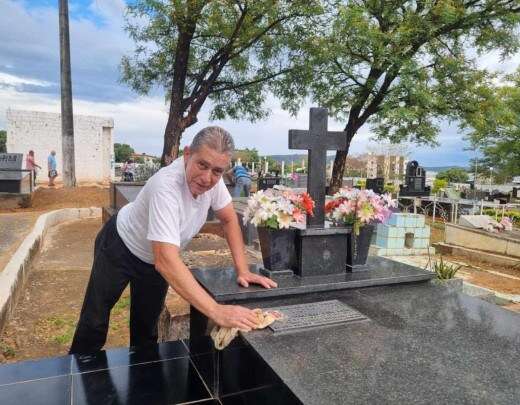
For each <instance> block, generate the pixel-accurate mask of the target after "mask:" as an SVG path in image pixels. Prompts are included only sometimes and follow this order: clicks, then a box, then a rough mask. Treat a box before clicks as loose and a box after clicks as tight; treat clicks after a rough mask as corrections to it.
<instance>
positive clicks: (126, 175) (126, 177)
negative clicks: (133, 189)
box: [123, 159, 135, 181]
mask: <svg viewBox="0 0 520 405" xmlns="http://www.w3.org/2000/svg"><path fill="white" fill-rule="evenodd" d="M134 175H135V165H134V162H133V160H131V159H128V160H127V161H126V162H125V164H124V165H123V181H134Z"/></svg>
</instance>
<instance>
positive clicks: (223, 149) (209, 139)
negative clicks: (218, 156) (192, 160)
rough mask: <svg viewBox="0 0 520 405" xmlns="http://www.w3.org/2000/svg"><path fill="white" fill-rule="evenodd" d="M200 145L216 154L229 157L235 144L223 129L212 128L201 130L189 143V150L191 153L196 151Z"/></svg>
mask: <svg viewBox="0 0 520 405" xmlns="http://www.w3.org/2000/svg"><path fill="white" fill-rule="evenodd" d="M202 145H206V146H207V147H208V148H211V149H213V150H214V151H217V152H218V153H227V154H229V155H231V154H232V153H233V150H234V149H235V143H234V142H233V138H232V137H231V134H230V133H229V132H228V131H226V130H225V129H224V128H221V127H217V126H213V127H206V128H204V129H201V130H200V131H199V132H198V133H197V135H195V138H193V141H191V145H190V149H191V150H192V151H193V152H196V151H198V150H199V149H200V148H201V146H202Z"/></svg>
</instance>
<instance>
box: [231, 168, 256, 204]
mask: <svg viewBox="0 0 520 405" xmlns="http://www.w3.org/2000/svg"><path fill="white" fill-rule="evenodd" d="M232 171H233V176H234V177H235V188H234V189H233V197H240V194H241V193H242V190H243V191H244V196H246V197H249V193H250V191H251V175H250V174H249V172H248V171H247V169H246V168H245V167H244V166H242V165H240V164H238V165H236V166H235V167H233V169H232Z"/></svg>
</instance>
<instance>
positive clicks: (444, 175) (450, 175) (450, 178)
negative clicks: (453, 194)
mask: <svg viewBox="0 0 520 405" xmlns="http://www.w3.org/2000/svg"><path fill="white" fill-rule="evenodd" d="M468 177H469V176H468V172H467V171H466V170H464V169H462V168H460V167H452V168H450V169H446V170H443V171H442V172H439V173H437V175H436V176H435V178H436V179H439V180H446V181H447V182H448V183H465V182H467V181H468Z"/></svg>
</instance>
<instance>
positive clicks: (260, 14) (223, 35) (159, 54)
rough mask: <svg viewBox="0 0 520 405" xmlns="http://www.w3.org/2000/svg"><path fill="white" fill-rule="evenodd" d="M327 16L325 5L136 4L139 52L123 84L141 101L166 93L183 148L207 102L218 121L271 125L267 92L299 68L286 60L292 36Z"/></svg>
mask: <svg viewBox="0 0 520 405" xmlns="http://www.w3.org/2000/svg"><path fill="white" fill-rule="evenodd" d="M319 11H320V7H319V2H318V0H280V1H273V0H256V1H248V0H221V1H210V0H195V1H171V0H134V1H133V2H131V4H130V5H129V6H128V12H127V25H126V30H127V32H128V33H129V35H130V37H131V38H132V39H133V40H134V41H135V43H136V48H135V53H134V55H132V56H128V55H127V56H125V57H124V58H123V59H122V62H121V80H122V81H123V82H125V83H127V84H128V85H129V86H130V87H131V88H132V89H133V90H135V91H136V92H137V93H139V94H148V93H149V92H150V91H151V90H152V89H153V88H156V87H159V88H162V89H164V91H165V93H166V98H167V100H169V102H170V104H171V105H170V107H171V108H170V116H169V120H168V124H169V125H168V126H167V134H166V135H172V136H174V137H177V138H178V139H176V140H175V142H178V141H179V140H180V136H181V135H182V132H183V131H184V130H185V129H186V128H188V127H189V126H191V125H193V124H194V123H195V122H197V115H198V113H199V111H200V109H201V108H202V106H203V104H204V103H205V102H206V100H207V99H210V100H211V102H212V103H211V105H212V109H211V111H210V118H211V119H224V118H226V117H229V118H232V119H239V118H246V119H249V120H252V121H255V120H258V119H261V118H265V117H266V116H267V114H268V111H267V110H266V109H265V108H263V102H264V100H265V98H266V95H267V89H266V88H265V84H266V83H267V82H268V81H269V80H271V79H273V78H275V77H278V76H280V75H283V74H284V73H286V72H287V71H288V69H290V68H291V66H292V62H293V61H292V58H290V57H288V56H289V55H286V54H285V55H281V52H282V50H283V46H284V43H285V38H286V36H287V35H288V32H289V31H290V30H291V29H292V28H293V27H294V26H295V25H297V24H299V21H300V20H305V19H306V18H308V17H309V16H312V15H313V14H315V13H317V12H319ZM168 131H171V134H170V133H168ZM171 145H172V147H173V148H176V149H178V143H177V144H174V143H172V144H171Z"/></svg>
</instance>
